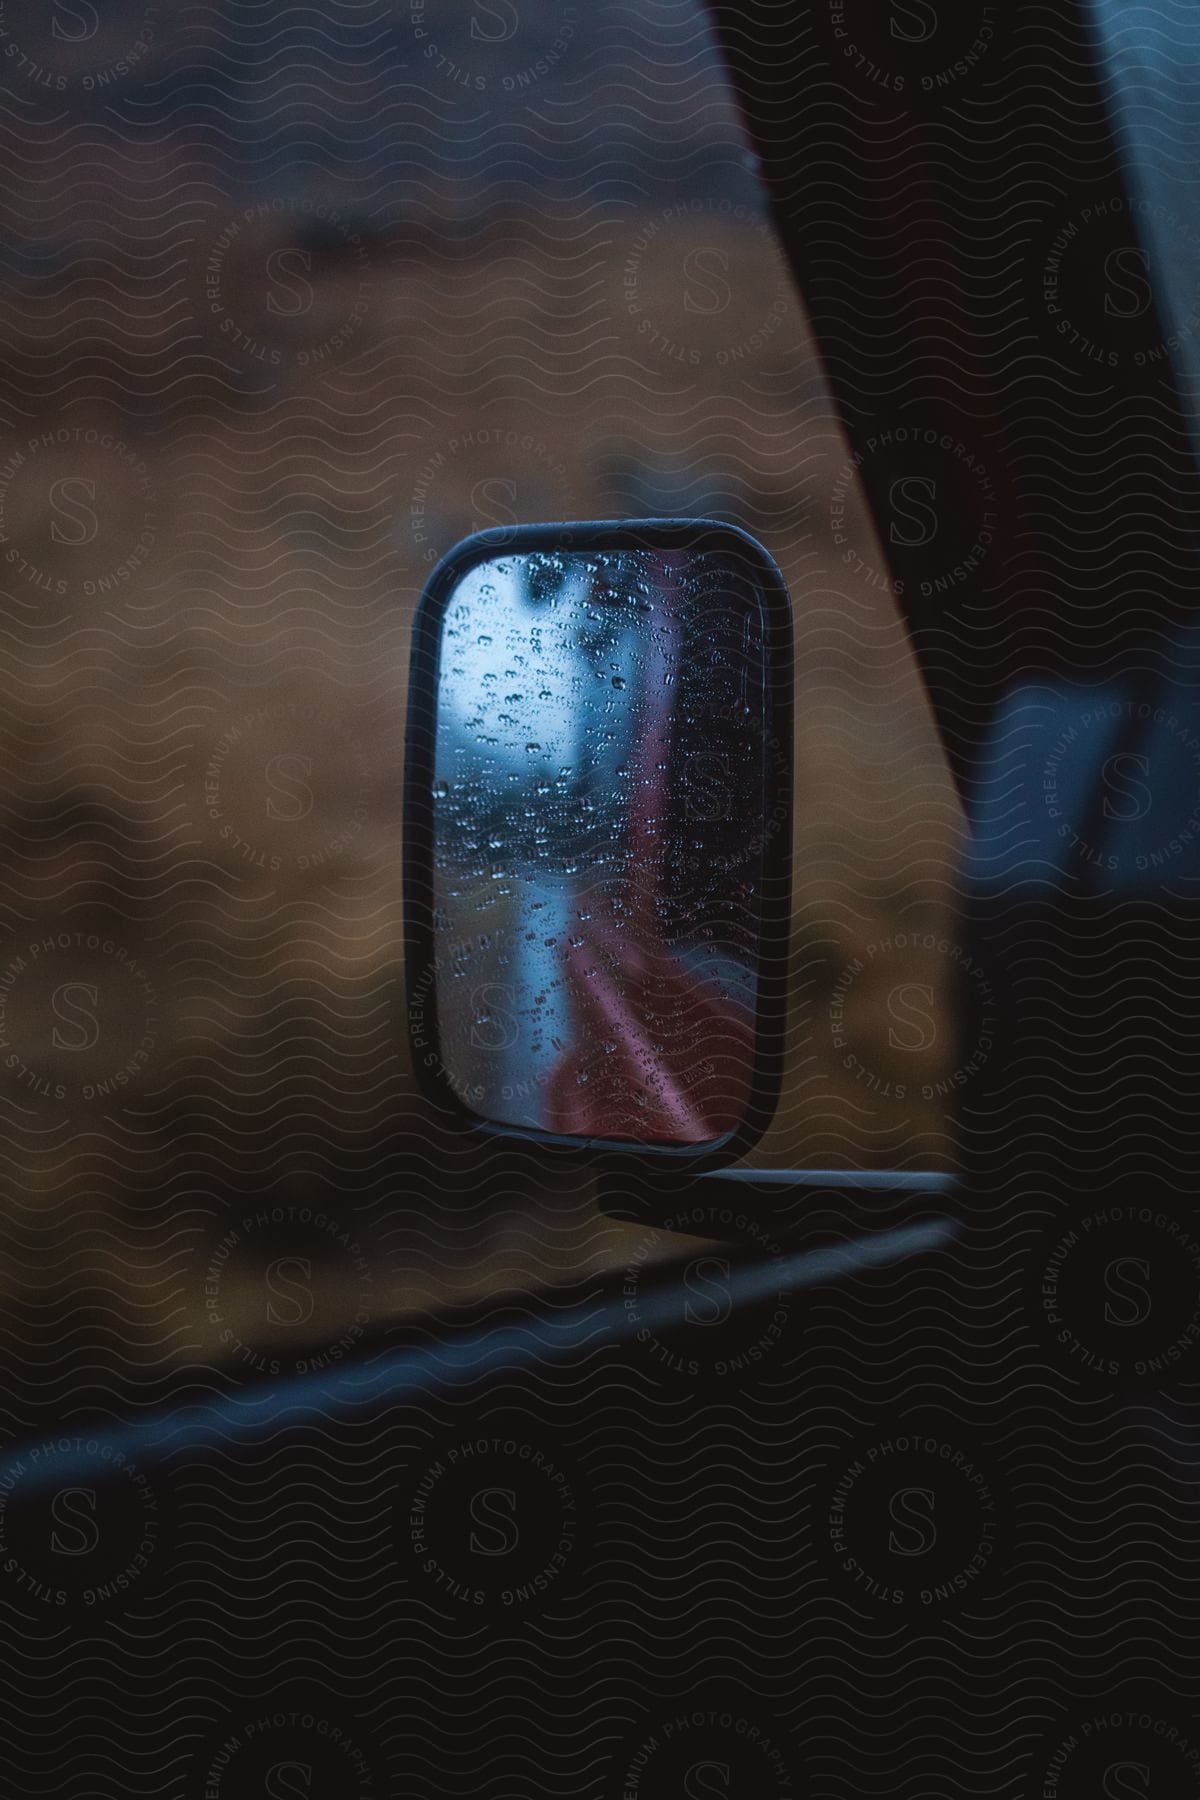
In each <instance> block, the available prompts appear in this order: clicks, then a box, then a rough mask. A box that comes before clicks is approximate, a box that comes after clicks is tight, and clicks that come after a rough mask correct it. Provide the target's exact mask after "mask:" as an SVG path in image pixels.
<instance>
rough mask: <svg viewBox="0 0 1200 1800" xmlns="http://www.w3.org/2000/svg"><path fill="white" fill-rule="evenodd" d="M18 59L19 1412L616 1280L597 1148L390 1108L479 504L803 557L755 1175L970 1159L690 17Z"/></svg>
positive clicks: (14, 114) (6, 877)
mask: <svg viewBox="0 0 1200 1800" xmlns="http://www.w3.org/2000/svg"><path fill="white" fill-rule="evenodd" d="M0 77H2V79H3V90H2V94H0V130H2V132H3V137H4V157H5V168H6V171H7V179H6V182H5V186H4V192H3V195H2V196H0V207H2V208H3V212H4V215H5V217H4V228H3V234H2V236H0V331H2V333H3V339H4V357H3V367H2V373H0V381H2V383H3V399H2V403H0V429H2V439H3V441H2V444H0V577H2V579H3V585H4V595H5V611H4V631H3V662H2V668H3V676H2V679H3V684H4V692H3V705H2V707H0V733H2V736H3V745H4V759H5V775H6V779H5V781H4V783H3V787H2V789H0V808H2V815H0V817H2V823H0V830H2V832H3V863H2V869H0V936H2V941H0V1107H2V1109H3V1128H4V1146H3V1157H2V1163H0V1166H2V1168H3V1179H4V1183H5V1188H6V1198H5V1204H4V1208H3V1221H2V1228H3V1232H4V1236H5V1240H6V1243H5V1250H4V1254H3V1257H2V1258H0V1271H3V1273H2V1274H0V1280H2V1281H3V1282H4V1283H5V1286H6V1289H7V1291H6V1293H5V1295H4V1299H5V1317H6V1321H7V1330H8V1347H9V1351H10V1354H11V1357H12V1364H13V1368H14V1371H15V1377H14V1379H15V1392H16V1393H17V1394H24V1395H25V1400H23V1401H22V1400H20V1399H13V1400H11V1402H10V1404H11V1406H12V1407H13V1408H14V1409H15V1413H16V1414H17V1415H20V1416H22V1417H23V1416H24V1413H23V1411H22V1408H23V1407H25V1408H26V1410H27V1409H28V1406H32V1405H33V1404H35V1402H36V1404H38V1405H40V1404H43V1403H46V1404H52V1405H54V1406H55V1407H57V1408H59V1409H60V1410H61V1411H62V1412H64V1413H65V1414H67V1415H70V1414H71V1413H72V1412H73V1411H78V1410H81V1409H85V1408H86V1407H87V1406H89V1405H94V1404H95V1403H96V1399H97V1396H98V1395H102V1396H103V1397H104V1401H105V1403H106V1404H108V1403H109V1402H110V1401H111V1399H112V1396H113V1395H114V1393H116V1392H119V1391H125V1390H126V1389H128V1388H130V1387H132V1389H133V1390H134V1391H135V1392H136V1393H137V1394H148V1393H149V1392H150V1391H151V1389H152V1388H153V1386H154V1384H155V1383H157V1382H159V1381H160V1380H162V1379H165V1378H167V1376H168V1375H169V1376H170V1378H171V1379H173V1380H174V1379H178V1378H180V1371H184V1372H185V1374H186V1375H187V1377H188V1378H190V1379H194V1380H195V1381H196V1382H197V1383H198V1384H208V1383H211V1381H212V1380H213V1379H219V1380H222V1381H227V1380H237V1379H241V1378H243V1377H244V1376H246V1375H250V1374H254V1373H261V1372H262V1371H263V1370H264V1369H265V1370H268V1371H269V1370H270V1369H271V1368H272V1366H275V1367H278V1366H279V1365H280V1360H281V1358H282V1359H283V1362H284V1365H285V1366H286V1363H287V1354H288V1351H287V1346H288V1345H289V1344H290V1343H291V1342H292V1341H293V1339H294V1332H295V1330H296V1328H297V1327H299V1328H300V1329H301V1333H302V1336H303V1339H304V1342H305V1343H306V1344H311V1343H312V1342H314V1341H316V1342H318V1343H324V1344H326V1346H327V1348H328V1353H329V1354H330V1355H331V1356H333V1357H336V1356H338V1355H341V1354H344V1353H345V1352H346V1351H347V1350H348V1349H349V1348H350V1347H352V1345H353V1344H354V1343H355V1342H357V1341H359V1339H360V1338H361V1336H362V1334H363V1332H364V1331H365V1330H368V1329H371V1328H374V1327H375V1326H377V1325H378V1324H379V1323H380V1322H382V1321H386V1320H387V1319H389V1318H393V1317H408V1316H413V1315H417V1314H419V1313H420V1312H421V1311H422V1310H424V1309H428V1308H430V1307H433V1306H444V1305H447V1304H449V1305H451V1306H454V1305H463V1304H466V1303H468V1302H470V1301H472V1300H474V1299H476V1298H477V1297H478V1296H480V1295H481V1294H487V1293H489V1292H495V1291H500V1290H509V1289H514V1288H515V1289H520V1288H522V1287H528V1286H530V1285H533V1284H537V1283H542V1282H545V1281H547V1280H554V1279H568V1278H574V1277H583V1276H586V1275H587V1274H588V1273H589V1272H592V1271H596V1270H598V1269H600V1268H602V1267H606V1266H609V1265H611V1264H614V1263H617V1262H619V1261H620V1260H621V1259H622V1257H624V1256H627V1255H628V1254H629V1234H628V1231H627V1229H626V1228H624V1227H620V1226H618V1225H616V1224H615V1223H613V1222H611V1221H608V1220H606V1219H604V1218H602V1217H600V1216H599V1215H598V1214H597V1213H596V1211H595V1208H594V1205H593V1203H592V1199H591V1195H590V1191H589V1189H588V1187H587V1184H586V1182H584V1181H582V1180H581V1177H580V1174H579V1172H578V1170H561V1169H558V1168H557V1167H555V1168H551V1169H549V1170H545V1171H543V1172H541V1173H539V1172H538V1168H537V1166H536V1165H535V1164H533V1163H531V1162H530V1160H529V1159H527V1158H526V1159H524V1160H522V1159H520V1158H517V1159H515V1160H513V1161H511V1163H510V1162H506V1161H505V1159H504V1158H503V1157H493V1160H492V1161H491V1163H490V1164H489V1165H488V1170H487V1173H486V1178H485V1177H484V1176H483V1175H482V1174H481V1171H480V1165H479V1164H478V1162H472V1160H471V1159H472V1157H473V1156H475V1155H476V1154H477V1153H476V1152H475V1151H474V1150H473V1149H472V1148H471V1147H470V1146H467V1145H464V1144H463V1143H462V1142H461V1141H459V1140H457V1139H455V1138H454V1137H453V1135H452V1134H449V1133H447V1132H446V1131H445V1129H444V1128H442V1127H440V1126H437V1125H436V1124H435V1122H434V1121H432V1120H431V1119H430V1118H429V1117H428V1115H427V1112H426V1110H425V1109H424V1108H423V1103H422V1102H421V1101H420V1100H419V1099H418V1098H417V1097H416V1094H415V1090H414V1088H413V1084H412V1079H411V1072H410V1069H409V1064H408V1056H407V1050H406V1040H405V996H404V992H403V972H402V954H401V943H402V939H401V903H400V895H401V885H400V884H401V841H400V795H401V782H402V775H403V729H404V693H405V682H406V674H407V651H408V642H409V631H410V625H411V620H412V615H413V611H414V607H415V604H416V601H417V598H418V595H419V593H420V589H421V585H422V582H423V580H424V578H425V576H426V575H427V573H428V571H429V569H430V568H431V566H432V565H433V563H434V562H435V561H436V559H437V558H438V557H439V556H440V555H441V553H442V552H443V551H445V550H446V549H448V548H449V547H450V546H451V545H452V544H453V543H454V542H455V541H456V540H457V539H459V538H461V537H462V536H464V535H465V534H467V533H468V532H471V531H473V530H476V529H478V528H480V527H482V526H487V525H497V524H505V523H510V522H513V521H515V520H521V521H523V522H524V521H533V520H539V519H557V518H566V517H575V518H589V517H596V518H608V517H613V518H616V517H627V516H639V515H647V514H697V515H701V514H703V515H709V516H717V517H720V518H725V519H730V520H733V521H735V522H736V523H738V524H740V525H743V526H745V527H746V528H747V529H748V530H750V531H751V532H753V533H754V534H755V535H756V536H757V537H759V538H761V539H762V541H763V542H764V543H765V544H766V545H767V547H768V548H769V549H770V550H771V552H772V553H773V554H774V556H775V557H776V558H777V559H778V561H779V563H780V564H781V566H782V568H783V570H784V573H785V575H786V577H787V580H788V582H789V585H790V588H791V593H792V596H793V600H794V604H795V609H796V625H797V665H796V693H797V726H798V732H797V762H796V780H797V826H796V845H795V849H796V897H795V915H794V945H793V967H794V972H795V1004H794V1008H793V1014H792V1019H791V1025H790V1030H789V1041H788V1072H787V1081H786V1087H785V1093H784V1099H783V1104H782V1107H781V1109H780V1115H779V1118H778V1120H777V1122H776V1125H775V1127H774V1128H773V1130H772V1132H771V1133H770V1136H769V1138H768V1140H767V1141H766V1142H765V1143H764V1144H763V1145H762V1146H761V1148H760V1150H759V1151H758V1152H757V1153H756V1160H757V1161H760V1162H767V1163H771V1164H773V1165H775V1166H778V1167H798V1166H805V1165H817V1166H830V1165H832V1166H841V1167H863V1166H866V1167H894V1166H903V1167H909V1168H920V1167H933V1168H937V1167H945V1166H947V1145H948V1139H947V1136H946V1132H945V1120H946V1109H947V1106H948V1103H949V1099H950V1097H951V1096H952V1095H953V1093H954V1092H955V1091H956V1089H957V1088H958V1087H959V1086H961V1085H962V1083H963V1082H964V1081H966V1080H969V1078H970V1071H971V1066H972V1058H976V1059H977V1058H978V1056H979V1055H980V1054H982V1053H983V1051H981V1048H980V1046H972V1045H963V1044H962V1043H960V1042H959V1040H958V1037H957V1035H956V1031H955V1018H956V1014H957V1011H958V1005H959V1001H960V999H961V995H962V990H963V988H964V986H965V985H967V984H969V983H970V981H972V980H973V979H975V978H976V977H975V975H974V974H973V972H972V971H970V969H969V968H967V967H966V966H965V964H964V959H963V957H962V954H961V951H960V950H959V948H958V945H957V941H956V938H955V923H954V919H953V916H952V912H951V910H950V899H949V885H948V874H949V870H950V866H951V859H952V858H953V856H954V854H955V853H956V849H957V846H958V839H959V832H960V819H959V814H958V809H957V804H956V801H955V798H954V795H953V793H952V790H951V786H950V781H949V777H948V774H947V771H946V769H945V766H944V763H943V760H942V758H941V755H940V751H939V749H938V746H937V742H936V738H935V734H934V730H933V726H932V721H931V717H930V714H929V711H928V708H927V705H926V703H925V700H924V697H923V695H922V692H921V689H920V685H919V682H918V678H917V676H916V673H915V669H914V667H913V664H912V661H911V658H910V656H909V653H908V650H907V646H906V643H905V638H904V633H903V629H902V627H901V624H900V620H899V615H898V612H897V608H896V605H895V601H894V597H893V595H892V594H891V592H890V589H889V584H888V579H887V576H886V571H885V563H884V558H883V556H882V554H881V551H880V549H879V547H878V545H877V544H876V543H875V542H874V541H873V538H872V535H871V530H870V527H869V524H868V522H867V519H866V516H865V513H864V509H863V506H862V503H861V500H860V497H859V493H858V487H857V480H856V471H855V470H854V468H853V467H852V466H851V464H850V462H849V460H848V453H847V451H846V448H845V445H844V442H843V440H842V437H841V435H840V432H839V429H838V426H837V423H836V421H835V419H834V417H833V415H832V411H831V408H830V405H829V402H828V399H827V396H826V393H825V389H824V386H823V382H822V375H821V370H820V368H819V366H818V365H817V362H816V359H815V356H814V352H813V347H812V344H811V341H810V339H809V335H808V332H807V329H806V324H805V319H804V316H803V312H802V310H801V308H800V306H799V304H798V302H797V299H796V297H795V295H794V293H793V291H792V287H791V284H790V280H789V277H788V274H787V271H786V269H785V267H784V264H783V262H782V259H781V257H780V254H779V252H778V250H777V247H776V244H775V240H774V237H773V234H772V230H771V227H770V223H769V221H768V219H767V217H766V214H765V211H764V203H763V197H762V195H761V193H760V190H759V187H758V184H757V180H756V174H755V169H754V166H753V162H752V159H751V158H750V156H749V155H748V153H747V150H746V146H745V143H744V141H743V138H742V135H741V133H740V130H739V125H738V121H737V118H736V115H735V112H734V109H733V106H732V103H731V100H730V96H729V94H728V92H727V90H726V87H725V84H724V81H723V78H722V74H721V70H720V67H719V65H718V63H717V62H716V60H715V58H714V55H713V52H712V47H711V44H710V42H709V39H708V36H707V33H706V30H705V26H704V22H703V19H702V17H701V15H700V12H699V10H698V9H697V7H696V6H695V5H693V4H692V0H637V3H636V4H633V3H632V0H591V4H589V5H587V6H583V5H581V4H574V3H568V0H516V3H515V4H513V3H511V0H486V3H485V0H322V4H321V6H320V8H319V9H317V10H313V9H303V8H301V9H286V8H285V9H283V10H282V11H281V10H278V9H273V8H264V7H262V6H260V5H253V4H249V3H247V4H236V3H233V0H206V3H203V4H177V5H172V6H166V5H161V4H160V5H149V4H146V0H107V3H106V4H104V5H103V6H102V7H92V6H88V5H83V4H80V3H78V0H72V3H71V4H66V0H28V3H27V4H22V3H16V0H9V3H8V4H6V5H5V7H4V9H3V15H2V18H0ZM913 525H914V521H913V520H912V519H910V520H909V528H910V529H911V528H913ZM668 1247H670V1246H668ZM289 1284H290V1285H289ZM289 1334H293V1335H289Z"/></svg>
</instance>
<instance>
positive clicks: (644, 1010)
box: [430, 550, 780, 1146]
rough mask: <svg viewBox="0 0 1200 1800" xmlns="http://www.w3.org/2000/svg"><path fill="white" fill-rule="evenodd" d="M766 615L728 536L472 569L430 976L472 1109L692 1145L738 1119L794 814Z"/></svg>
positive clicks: (445, 703) (445, 1071)
mask: <svg viewBox="0 0 1200 1800" xmlns="http://www.w3.org/2000/svg"><path fill="white" fill-rule="evenodd" d="M766 629H767V620H766V617H765V612H764V602H763V599H762V596H761V595H760V593H759V592H758V590H757V586H756V582H755V580H754V578H753V576H752V574H751V573H750V572H749V570H748V567H747V564H746V562H745V561H744V560H742V559H739V558H738V557H736V556H734V555H733V554H727V553H723V552H720V551H701V552H699V553H695V552H687V551H668V550H656V551H650V550H611V551H601V552H598V553H591V554H586V555H585V554H583V553H582V552H579V553H560V552H556V553H554V554H549V553H539V554H524V553H522V554H512V555H504V554H497V555H495V556H494V558H493V559H492V560H489V561H486V562H483V563H480V564H476V565H475V566H474V567H469V568H468V569H466V571H465V572H464V573H462V574H461V575H460V576H459V578H458V579H457V581H456V583H455V584H454V586H453V588H452V590H451V591H450V593H449V594H448V596H447V598H446V601H445V606H444V611H443V614H442V624H441V639H440V645H439V651H438V672H437V694H436V731H435V748H434V757H433V771H432V777H433V885H432V893H431V896H430V898H431V901H432V913H433V925H434V931H433V944H432V953H433V970H432V983H433V987H434V991H435V995H436V999H435V1007H436V1016H437V1027H438V1058H439V1062H440V1065H441V1073H442V1075H443V1078H444V1079H445V1080H446V1081H447V1082H448V1084H449V1085H450V1087H451V1088H452V1089H453V1091H454V1093H455V1094H456V1095H457V1096H458V1098H459V1100H460V1101H461V1102H462V1103H463V1104H464V1105H465V1106H466V1107H467V1108H468V1110H469V1111H470V1112H472V1113H474V1114H475V1115H477V1116H479V1117H481V1118H484V1119H487V1120H490V1121H493V1122H496V1123H499V1124H503V1125H509V1126H515V1127H519V1128H525V1129H531V1128H532V1129H535V1130H540V1131H545V1132H551V1133H555V1134H561V1135H565V1136H569V1137H583V1138H602V1139H605V1140H610V1141H611V1140H619V1141H625V1142H633V1143H640V1144H659V1145H681V1146H685V1145H694V1146H699V1145H707V1144H711V1143H713V1142H714V1141H716V1140H718V1139H721V1138H723V1137H725V1136H726V1135H727V1134H729V1133H731V1132H733V1131H735V1130H736V1129H737V1127H738V1126H739V1125H740V1124H741V1122H742V1120H743V1118H744V1116H745V1113H746V1109H747V1104H748V1101H749V1099H750V1096H751V1092H752V1083H753V1076H754V1065H755V1046H756V1032H757V1017H758V1001H759V970H758V959H759V952H760V946H759V941H758V940H759V918H760V906H761V898H760V896H761V887H762V879H763V869H764V855H765V852H766V846H767V843H768V839H769V834H770V832H771V829H772V820H771V818H770V817H769V816H768V813H769V801H768V795H767V780H766V765H767V760H768V756H769V754H770V751H769V746H768V744H767V741H766V724H765V721H766V720H767V716H768V715H767V707H766V680H767V668H766V653H765V649H764V643H765V634H766ZM776 810H777V812H779V811H780V809H776ZM775 824H776V826H777V825H778V818H776V821H775Z"/></svg>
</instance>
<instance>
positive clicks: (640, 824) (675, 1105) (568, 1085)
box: [546, 555, 754, 1145]
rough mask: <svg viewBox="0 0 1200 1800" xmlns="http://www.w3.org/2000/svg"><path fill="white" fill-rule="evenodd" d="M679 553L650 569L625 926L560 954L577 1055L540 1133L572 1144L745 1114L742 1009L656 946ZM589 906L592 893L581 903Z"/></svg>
mask: <svg viewBox="0 0 1200 1800" xmlns="http://www.w3.org/2000/svg"><path fill="white" fill-rule="evenodd" d="M686 566H687V558H686V557H684V556H670V555H664V556H662V557H661V558H660V559H659V565H658V569H657V583H658V593H657V596H656V605H657V608H658V616H659V625H660V629H659V630H658V631H657V632H656V633H655V634H654V641H653V646H652V648H651V649H650V650H649V652H648V654H647V655H646V656H645V660H644V665H643V673H642V689H643V691H642V695H641V702H642V705H641V718H640V721H639V730H638V732H637V733H636V734H635V736H636V746H635V749H634V751H633V754H632V756H631V765H632V767H631V774H632V777H633V790H632V791H633V792H634V793H635V794H636V795H637V804H636V805H635V806H632V807H630V808H629V809H628V813H627V815H626V816H627V819H628V825H627V827H626V831H627V842H626V852H627V856H628V864H627V866H628V867H629V868H630V869H631V870H632V871H633V879H632V880H631V881H629V882H627V883H625V884H623V886H622V892H621V908H620V916H619V917H618V916H616V909H615V908H610V913H609V916H608V917H606V918H604V919H599V918H598V919H596V920H595V921H594V922H593V923H591V924H590V925H589V929H588V934H587V941H586V944H585V946H584V948H583V949H582V950H580V951H578V952H576V951H573V950H571V949H570V948H568V949H567V950H566V961H565V967H564V973H565V975H566V978H567V990H568V995H569V1010H570V1019H571V1025H572V1031H573V1039H574V1042H573V1045H572V1047H571V1048H569V1049H568V1050H567V1051H566V1052H565V1053H564V1054H563V1056H562V1057H560V1059H559V1061H558V1063H557V1064H556V1065H555V1068H554V1070H553V1072H552V1075H551V1079H550V1084H549V1090H548V1093H547V1096H546V1102H547V1115H548V1116H547V1118H546V1125H547V1128H548V1129H549V1130H551V1131H556V1132H562V1133H564V1134H566V1135H568V1136H573V1137H600V1138H615V1139H632V1140H635V1141H638V1142H647V1143H660V1144H668V1143H671V1144H696V1145H699V1144H705V1143H711V1142H712V1141H713V1140H714V1139H716V1138H720V1137H723V1136H725V1135H726V1134H727V1133H728V1132H730V1131H732V1130H733V1129H734V1128H735V1127H736V1126H737V1125H738V1124H740V1123H741V1121H742V1119H743V1118H744V1117H745V1113H746V1108H747V1104H748V1102H749V1098H750V1081H751V1072H752V1066H753V1056H754V1028H753V1021H752V1019H751V1018H750V1017H749V1016H748V1013H747V1010H746V1008H745V1006H744V1005H739V1004H738V1003H737V1001H736V1000H735V999H733V998H732V997H730V996H728V995H725V994H724V993H722V992H721V990H720V989H719V987H718V986H717V985H715V984H714V982H713V981H712V980H711V979H710V978H709V977H708V976H707V975H705V974H702V973H701V972H700V971H699V970H698V969H697V968H696V967H695V966H694V961H695V958H694V956H693V959H692V960H691V961H689V959H688V956H687V952H686V951H680V950H677V949H675V948H673V947H672V946H671V945H670V944H667V943H665V942H664V941H663V929H664V927H663V920H664V918H668V917H671V916H673V915H674V916H677V915H678V901H677V899H676V900H674V901H671V902H670V903H668V904H664V902H665V901H667V899H668V889H667V885H666V882H665V880H664V876H665V874H666V861H665V859H666V856H667V848H666V839H665V836H664V832H663V829H662V825H663V821H664V820H665V819H666V817H667V814H668V810H669V808H670V805H671V794H670V774H669V766H670V763H671V750H672V742H673V717H674V705H675V695H676V687H675V683H674V678H675V676H676V674H677V668H678V658H679V654H680V651H681V648H682V641H683V632H682V629H681V625H680V619H681V616H682V610H683V608H684V606H685V605H686V603H687V601H686V595H685V593H684V591H683V588H682V586H681V576H682V574H683V572H684V570H685V568H686ZM579 898H580V899H581V901H587V899H588V896H587V895H581V896H580V897H579Z"/></svg>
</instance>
